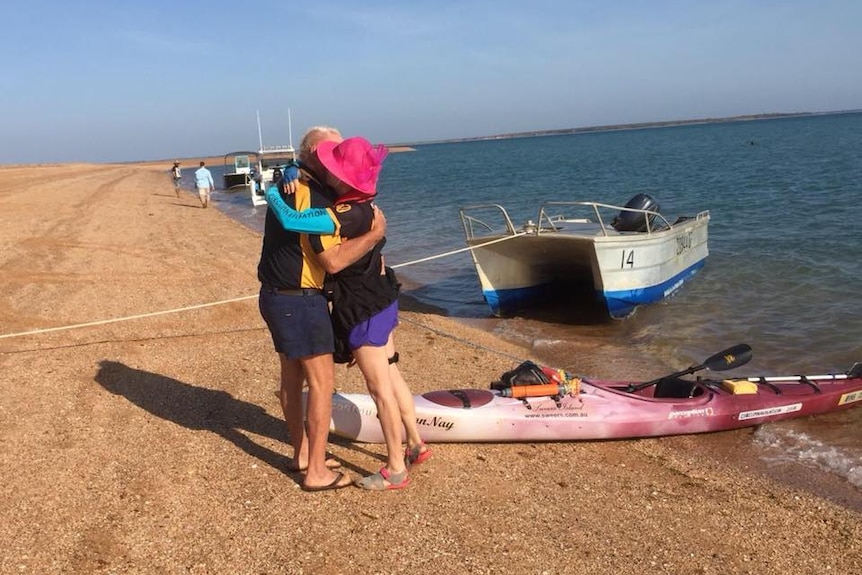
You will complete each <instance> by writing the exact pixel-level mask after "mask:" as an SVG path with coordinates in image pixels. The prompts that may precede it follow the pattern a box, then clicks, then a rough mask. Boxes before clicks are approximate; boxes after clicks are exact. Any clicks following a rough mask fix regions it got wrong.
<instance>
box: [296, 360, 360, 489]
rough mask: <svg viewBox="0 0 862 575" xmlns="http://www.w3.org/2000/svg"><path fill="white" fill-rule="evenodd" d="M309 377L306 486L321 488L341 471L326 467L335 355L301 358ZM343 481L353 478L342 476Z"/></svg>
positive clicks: (306, 375) (335, 478) (306, 376)
mask: <svg viewBox="0 0 862 575" xmlns="http://www.w3.org/2000/svg"><path fill="white" fill-rule="evenodd" d="M299 361H300V363H301V364H302V367H303V369H304V370H305V378H306V379H307V380H308V403H307V406H306V418H307V420H308V473H307V474H306V476H305V481H304V483H303V484H304V485H305V487H322V486H324V485H329V484H331V483H332V482H333V481H336V480H337V479H338V477H339V475H342V474H340V473H334V472H333V471H332V470H330V469H329V468H327V467H326V444H327V441H328V439H329V422H330V420H331V418H332V392H333V389H334V388H335V364H334V363H333V361H332V354H328V353H327V354H322V355H313V356H310V357H304V358H302V359H300V360H299ZM342 476H343V477H344V483H350V477H349V476H347V475H342Z"/></svg>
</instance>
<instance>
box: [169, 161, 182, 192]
mask: <svg viewBox="0 0 862 575" xmlns="http://www.w3.org/2000/svg"><path fill="white" fill-rule="evenodd" d="M171 179H172V180H173V181H174V191H175V192H176V193H177V197H180V183H181V182H182V181H183V172H182V170H180V163H179V162H174V167H173V168H171Z"/></svg>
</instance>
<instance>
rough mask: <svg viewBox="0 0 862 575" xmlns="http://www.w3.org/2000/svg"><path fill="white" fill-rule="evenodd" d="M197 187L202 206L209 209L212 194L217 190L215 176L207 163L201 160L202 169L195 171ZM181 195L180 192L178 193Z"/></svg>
mask: <svg viewBox="0 0 862 575" xmlns="http://www.w3.org/2000/svg"><path fill="white" fill-rule="evenodd" d="M195 187H197V189H198V196H199V197H200V199H201V205H202V206H203V207H207V206H208V205H210V193H212V191H213V190H214V189H215V182H213V175H212V174H211V173H210V171H209V170H208V169H206V163H205V162H204V161H203V160H201V167H200V168H198V169H197V170H195ZM177 193H178V194H179V192H177Z"/></svg>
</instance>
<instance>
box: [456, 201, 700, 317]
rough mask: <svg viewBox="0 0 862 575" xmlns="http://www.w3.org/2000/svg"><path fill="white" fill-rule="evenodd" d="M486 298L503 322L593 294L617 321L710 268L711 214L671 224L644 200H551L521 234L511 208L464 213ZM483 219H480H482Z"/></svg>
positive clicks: (479, 208) (485, 207)
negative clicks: (556, 299)
mask: <svg viewBox="0 0 862 575" xmlns="http://www.w3.org/2000/svg"><path fill="white" fill-rule="evenodd" d="M460 213H461V221H462V224H463V226H464V233H465V236H466V240H467V245H468V246H470V247H471V248H472V249H471V250H470V253H471V255H472V258H473V263H474V264H475V267H476V272H477V273H478V275H479V282H480V284H481V287H482V293H483V295H484V297H485V300H486V301H487V302H488V305H489V306H490V307H491V310H492V312H493V313H494V314H496V315H503V314H506V313H509V312H512V311H516V310H519V309H523V308H525V307H530V306H532V305H534V304H536V303H538V302H543V301H547V300H548V298H549V297H550V295H549V294H551V293H552V294H553V295H559V294H563V296H564V297H566V298H570V299H567V301H571V302H572V303H579V302H576V301H575V300H576V299H578V298H581V297H583V295H584V294H587V297H592V298H593V299H595V300H598V301H599V302H601V303H603V304H604V305H605V306H606V307H607V311H608V313H609V314H610V316H611V317H614V318H623V317H626V316H628V315H630V314H631V313H632V312H633V311H634V310H635V308H636V307H637V306H638V305H641V304H648V303H652V302H656V301H659V300H662V299H664V298H666V297H668V296H670V295H671V294H673V293H674V292H675V291H677V290H678V289H679V288H680V287H681V286H682V285H683V284H684V283H685V282H686V281H688V280H689V279H691V278H692V277H693V276H694V275H695V274H696V273H697V271H698V270H699V269H700V268H701V267H703V265H704V263H705V261H706V257H707V255H708V253H709V252H708V249H707V226H708V223H709V212H708V211H703V212H700V213H698V214H696V215H693V216H681V217H679V218H677V219H676V220H675V221H674V222H670V221H669V220H668V219H666V218H665V217H664V216H663V215H661V214H660V213H659V211H658V204H657V203H656V202H655V200H653V199H652V198H651V197H650V196H648V195H646V194H638V195H637V196H635V197H633V198H632V199H631V200H630V201H629V202H628V203H627V204H626V205H625V206H614V205H610V204H602V203H598V202H587V201H583V202H558V201H547V202H545V203H543V204H542V205H541V207H540V208H539V213H538V216H537V218H536V220H535V221H533V220H529V221H527V223H526V224H524V225H523V226H522V227H520V228H516V227H515V225H514V224H513V223H512V220H511V219H510V217H509V214H508V213H507V212H506V210H505V208H503V207H502V206H500V205H498V204H484V205H475V206H466V207H464V208H461V211H460ZM480 218H481V219H480Z"/></svg>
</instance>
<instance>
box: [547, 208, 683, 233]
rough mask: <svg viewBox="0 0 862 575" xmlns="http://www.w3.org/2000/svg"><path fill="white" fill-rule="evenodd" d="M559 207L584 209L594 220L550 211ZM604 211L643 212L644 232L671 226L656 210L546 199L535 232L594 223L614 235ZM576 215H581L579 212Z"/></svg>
mask: <svg viewBox="0 0 862 575" xmlns="http://www.w3.org/2000/svg"><path fill="white" fill-rule="evenodd" d="M561 208H567V209H578V210H579V211H580V212H583V211H586V212H587V214H589V215H592V216H593V217H594V218H595V222H594V221H593V220H592V219H590V217H577V218H574V217H570V216H567V215H565V214H560V213H553V214H552V213H551V209H555V210H554V211H558V210H560V209H561ZM603 210H604V211H605V212H606V213H607V212H608V211H611V210H613V211H614V212H616V213H615V214H614V216H616V215H618V214H619V213H620V212H635V213H642V214H644V220H645V223H646V232H643V233H647V234H651V233H653V232H655V231H658V230H664V229H670V228H672V227H673V226H672V225H671V223H670V222H669V221H667V219H665V217H664V216H663V215H661V214H660V213H658V212H655V211H651V210H642V209H638V208H627V207H625V206H615V205H613V204H603V203H601V202H561V201H548V202H544V203H542V205H541V207H540V208H539V215H538V217H537V221H538V226H537V227H536V233H537V234H539V233H546V232H556V231H560V229H561V228H562V226H561V225H560V224H566V223H568V224H592V223H596V224H598V226H599V229H600V231H601V234H602V235H603V236H608V235H614V234H617V233H618V232H617V231H616V230H614V228H613V225H612V224H610V223H608V224H606V223H605V218H604V217H602V211H603ZM578 215H581V214H580V213H579V214H578ZM698 218H700V214H698Z"/></svg>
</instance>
